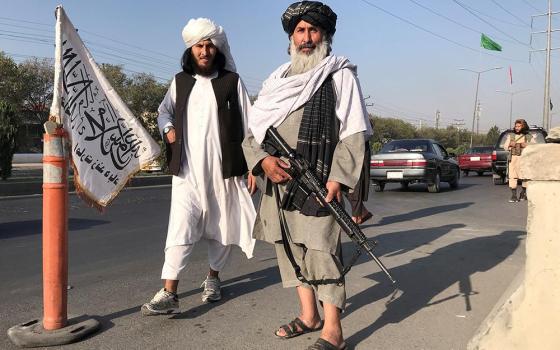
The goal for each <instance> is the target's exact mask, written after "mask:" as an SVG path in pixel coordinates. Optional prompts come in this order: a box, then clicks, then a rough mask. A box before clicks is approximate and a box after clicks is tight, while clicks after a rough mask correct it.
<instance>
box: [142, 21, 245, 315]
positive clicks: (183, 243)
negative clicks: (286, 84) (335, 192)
mask: <svg viewBox="0 0 560 350" xmlns="http://www.w3.org/2000/svg"><path fill="white" fill-rule="evenodd" d="M182 34H183V40H184V42H185V44H186V46H187V50H186V51H185V53H184V54H183V58H182V66H183V71H182V72H180V73H178V74H177V75H175V78H174V79H173V81H172V83H171V86H170V88H169V91H168V92H167V95H166V96H165V98H164V100H163V102H162V103H161V105H160V107H159V109H158V112H159V116H158V126H159V129H160V131H161V132H162V135H163V138H164V140H165V142H166V146H167V150H168V161H169V169H170V172H171V173H172V174H173V180H172V188H171V211H170V214H169V225H168V231H167V240H166V243H165V262H164V265H163V271H162V275H161V278H162V279H163V280H164V287H163V288H162V289H161V290H160V291H159V292H157V293H156V295H155V296H154V297H153V299H152V300H151V301H150V302H149V303H146V304H144V305H142V308H141V310H142V314H143V315H159V314H167V313H170V312H174V311H176V310H177V309H178V308H179V301H178V297H177V285H178V283H179V273H180V272H181V271H182V270H183V269H184V268H185V266H186V264H187V261H188V258H189V256H190V255H191V253H192V251H193V247H194V244H195V243H196V242H198V241H199V240H200V239H202V238H203V239H206V240H207V241H208V261H209V265H210V269H209V273H208V276H207V277H206V280H205V281H204V282H203V283H202V287H204V291H203V293H202V301H203V302H211V301H218V300H220V299H221V292H220V279H219V272H220V271H221V270H222V269H223V267H224V266H225V264H226V261H227V258H228V256H229V254H230V251H231V246H232V245H233V244H235V245H238V246H239V247H241V250H242V251H243V252H244V253H245V254H246V255H247V257H248V258H251V257H252V253H253V248H254V245H255V241H254V239H252V238H251V232H252V230H253V225H254V220H255V216H256V213H255V209H254V207H253V203H252V201H251V196H250V194H249V191H248V188H247V186H246V185H245V183H244V179H243V176H244V175H245V174H246V173H247V164H246V161H245V158H244V156H243V150H242V148H241V142H242V141H243V138H244V136H245V134H246V132H247V125H248V124H247V111H248V108H249V106H250V102H249V96H248V94H247V91H246V90H245V87H244V85H243V83H242V81H241V79H240V77H239V75H237V73H235V63H234V61H233V58H232V56H231V54H230V51H229V45H228V42H227V37H226V34H225V32H224V30H223V28H222V27H220V26H217V25H216V24H214V23H213V22H212V21H210V20H209V19H206V18H198V19H191V20H190V21H189V22H188V23H187V25H186V26H185V28H184V29H183V33H182ZM252 180H253V177H252V176H251V175H249V188H252V191H254V186H253V185H252V184H253V183H254V182H253V181H252Z"/></svg>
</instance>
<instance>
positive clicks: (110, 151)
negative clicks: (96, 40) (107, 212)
mask: <svg viewBox="0 0 560 350" xmlns="http://www.w3.org/2000/svg"><path fill="white" fill-rule="evenodd" d="M54 80H55V81H54V94H53V103H52V106H51V110H50V115H51V119H55V120H56V122H58V123H61V124H63V125H64V129H65V130H66V131H67V132H68V135H69V138H70V149H69V151H70V153H71V159H72V163H73V166H74V183H75V185H76V189H77V191H78V192H79V193H81V194H82V195H85V196H86V200H87V201H91V202H92V203H93V204H94V205H96V206H101V207H105V206H107V205H108V204H109V203H110V202H111V201H112V200H113V199H114V198H115V197H116V195H117V194H118V193H119V191H120V190H121V189H122V188H123V187H124V186H125V185H126V183H127V182H128V180H129V179H130V178H131V177H132V176H133V175H134V174H135V173H136V172H138V171H139V170H140V169H141V168H142V167H143V166H145V165H147V164H149V163H150V162H151V161H153V160H154V159H156V158H157V157H158V156H159V154H160V148H159V146H158V144H157V143H156V142H155V141H154V140H153V139H152V138H151V137H150V135H149V134H148V132H147V131H146V130H145V129H144V128H143V127H142V125H141V124H140V122H138V120H137V119H136V118H135V117H134V116H133V115H132V112H131V111H130V110H129V109H128V107H127V106H126V105H125V104H124V102H123V101H122V100H121V98H120V97H119V95H118V94H117V92H116V91H115V90H114V89H113V87H112V86H111V85H110V84H109V82H108V81H107V79H106V78H105V76H104V75H103V73H102V72H101V70H100V69H99V67H98V66H97V64H96V63H95V61H94V60H93V57H92V55H91V53H90V52H89V50H88V49H87V48H86V47H85V45H84V43H83V41H82V39H81V38H80V36H79V35H78V33H77V32H76V29H75V28H74V26H73V25H72V22H70V20H69V19H68V17H67V16H66V13H65V12H64V9H63V8H62V6H58V7H57V8H56V52H55V76H54Z"/></svg>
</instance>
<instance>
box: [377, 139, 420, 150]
mask: <svg viewBox="0 0 560 350" xmlns="http://www.w3.org/2000/svg"><path fill="white" fill-rule="evenodd" d="M429 149H430V144H429V143H428V142H427V141H424V140H397V141H391V142H389V143H388V144H386V145H385V146H383V148H382V149H381V152H380V153H394V152H427V151H428V150H429Z"/></svg>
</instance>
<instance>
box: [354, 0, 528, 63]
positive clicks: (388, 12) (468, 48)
mask: <svg viewBox="0 0 560 350" xmlns="http://www.w3.org/2000/svg"><path fill="white" fill-rule="evenodd" d="M361 1H362V2H363V3H365V4H367V5H369V6H371V7H374V8H376V9H378V10H379V11H381V12H383V13H385V14H387V15H389V16H391V17H394V18H396V19H398V20H400V21H402V22H405V23H407V24H409V25H411V26H413V27H414V28H416V29H419V30H421V31H424V32H426V33H428V34H431V35H433V36H435V37H437V38H440V39H442V40H445V41H448V42H450V43H452V44H455V45H457V46H460V47H462V48H464V49H467V50H470V51H474V52H477V53H482V54H485V55H487V56H492V57H496V58H499V59H502V60H507V61H512V62H523V63H526V62H525V61H521V60H516V59H513V58H507V57H501V56H497V55H492V54H490V53H487V52H484V51H480V50H477V49H475V48H472V47H469V46H467V45H463V44H461V43H459V42H457V41H455V40H452V39H449V38H446V37H445V36H443V35H440V34H437V33H435V32H433V31H431V30H429V29H426V28H424V27H422V26H420V25H418V24H416V23H414V22H412V21H409V20H408V19H406V18H403V17H401V16H399V15H396V14H394V13H392V12H390V11H387V10H385V9H384V8H382V7H379V6H377V5H375V4H372V3H371V2H369V1H367V0H361ZM522 44H523V43H522ZM523 45H526V44H523Z"/></svg>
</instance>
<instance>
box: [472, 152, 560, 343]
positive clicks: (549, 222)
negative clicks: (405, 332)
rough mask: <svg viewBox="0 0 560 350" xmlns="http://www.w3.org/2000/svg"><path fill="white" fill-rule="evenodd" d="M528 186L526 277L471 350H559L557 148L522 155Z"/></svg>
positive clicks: (508, 295)
mask: <svg viewBox="0 0 560 350" xmlns="http://www.w3.org/2000/svg"><path fill="white" fill-rule="evenodd" d="M521 159H522V165H521V173H522V176H523V178H526V179H530V181H529V183H528V186H527V196H528V199H529V203H528V205H529V213H528V217H527V243H526V251H527V261H526V264H525V270H524V273H523V274H522V275H521V276H520V278H519V279H518V280H517V281H514V283H513V285H512V287H513V288H510V290H509V291H508V292H507V293H506V294H505V295H504V297H503V298H502V300H501V301H500V302H499V303H498V304H497V305H496V307H495V308H494V310H493V312H492V313H491V314H490V315H489V316H488V318H487V319H486V320H485V322H484V323H483V324H482V326H481V327H480V329H479V331H478V332H477V334H476V335H475V336H474V337H473V339H471V342H470V343H469V345H468V349H470V350H475V349H476V350H501V349H505V350H506V349H507V350H533V349H534V350H558V349H560V144H543V145H532V146H530V147H527V148H526V149H525V151H524V152H523V156H522V157H521Z"/></svg>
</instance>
